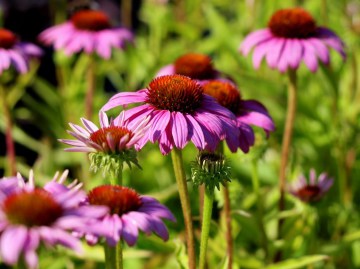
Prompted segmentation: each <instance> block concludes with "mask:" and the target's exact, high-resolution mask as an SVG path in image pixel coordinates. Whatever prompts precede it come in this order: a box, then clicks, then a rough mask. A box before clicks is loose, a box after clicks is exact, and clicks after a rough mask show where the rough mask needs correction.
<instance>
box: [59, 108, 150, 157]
mask: <svg viewBox="0 0 360 269" xmlns="http://www.w3.org/2000/svg"><path fill="white" fill-rule="evenodd" d="M99 120H100V128H98V127H97V126H96V125H95V124H94V123H93V122H91V121H89V120H87V119H84V118H81V121H82V123H83V125H84V127H85V129H84V128H83V127H81V126H79V125H76V124H72V123H69V125H70V127H71V129H72V130H73V131H68V133H69V134H71V135H72V136H73V137H75V138H76V140H71V139H59V141H60V142H62V143H65V144H67V145H70V146H72V147H71V148H67V149H65V151H73V152H104V153H119V152H121V151H124V150H128V149H130V148H132V147H135V148H137V149H138V143H139V141H140V139H141V138H142V137H143V135H144V132H145V130H146V129H147V127H146V124H147V119H146V118H144V120H143V121H142V122H141V123H140V124H137V125H135V124H132V123H131V122H129V121H126V120H125V112H124V111H123V112H122V113H121V114H120V115H119V116H118V117H116V118H115V120H111V121H109V119H108V117H107V115H106V113H105V112H104V111H100V113H99Z"/></svg>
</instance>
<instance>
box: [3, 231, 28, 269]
mask: <svg viewBox="0 0 360 269" xmlns="http://www.w3.org/2000/svg"><path fill="white" fill-rule="evenodd" d="M27 237H28V230H27V228H26V227H24V226H13V227H11V228H8V229H6V230H5V231H4V232H3V233H2V235H1V239H0V240H1V241H0V251H1V257H2V259H3V260H4V261H5V262H6V263H7V264H11V265H14V264H16V263H17V261H18V259H19V256H20V253H21V252H22V251H23V249H24V246H25V244H26V240H27Z"/></svg>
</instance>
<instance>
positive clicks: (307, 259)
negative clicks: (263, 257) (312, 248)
mask: <svg viewBox="0 0 360 269" xmlns="http://www.w3.org/2000/svg"><path fill="white" fill-rule="evenodd" d="M327 259H329V256H326V255H311V256H304V257H301V258H297V259H288V260H286V261H283V262H279V263H277V264H272V265H269V266H267V267H265V269H296V268H301V267H303V266H306V265H309V264H313V263H316V262H320V261H325V260H327Z"/></svg>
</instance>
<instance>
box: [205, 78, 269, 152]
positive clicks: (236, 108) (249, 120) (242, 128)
mask: <svg viewBox="0 0 360 269" xmlns="http://www.w3.org/2000/svg"><path fill="white" fill-rule="evenodd" d="M203 87H204V93H205V94H208V95H210V96H212V97H214V98H215V99H216V100H217V101H218V102H219V104H220V105H222V106H224V107H226V108H227V109H229V110H230V111H231V112H233V113H234V115H235V116H236V126H237V127H238V129H239V138H238V146H239V148H240V149H241V150H242V151H243V152H245V153H247V152H248V151H249V149H250V146H252V145H254V143H255V136H254V131H253V130H252V128H251V127H250V126H251V125H254V126H258V127H260V128H262V129H263V130H264V131H265V132H266V134H267V135H269V132H272V131H274V130H275V126H274V122H273V120H272V118H271V116H270V115H269V113H268V111H267V109H266V108H265V107H264V106H263V105H262V104H261V103H260V102H258V101H256V100H244V99H242V97H241V95H240V92H239V90H238V89H237V88H236V87H235V85H234V84H233V83H231V82H229V81H225V80H209V81H207V82H204V84H203Z"/></svg>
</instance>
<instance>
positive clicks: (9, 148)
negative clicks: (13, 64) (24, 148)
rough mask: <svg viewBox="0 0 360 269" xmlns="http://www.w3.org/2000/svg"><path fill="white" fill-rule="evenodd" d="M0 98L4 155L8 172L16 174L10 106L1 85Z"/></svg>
mask: <svg viewBox="0 0 360 269" xmlns="http://www.w3.org/2000/svg"><path fill="white" fill-rule="evenodd" d="M0 99H2V108H3V112H4V118H5V143H6V157H7V161H8V168H7V169H6V170H7V171H8V172H7V173H6V174H10V175H12V176H15V175H16V153H15V143H14V140H13V136H12V126H13V123H12V119H11V113H10V108H9V106H8V103H7V95H6V89H5V88H4V87H3V86H2V85H1V86H0Z"/></svg>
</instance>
